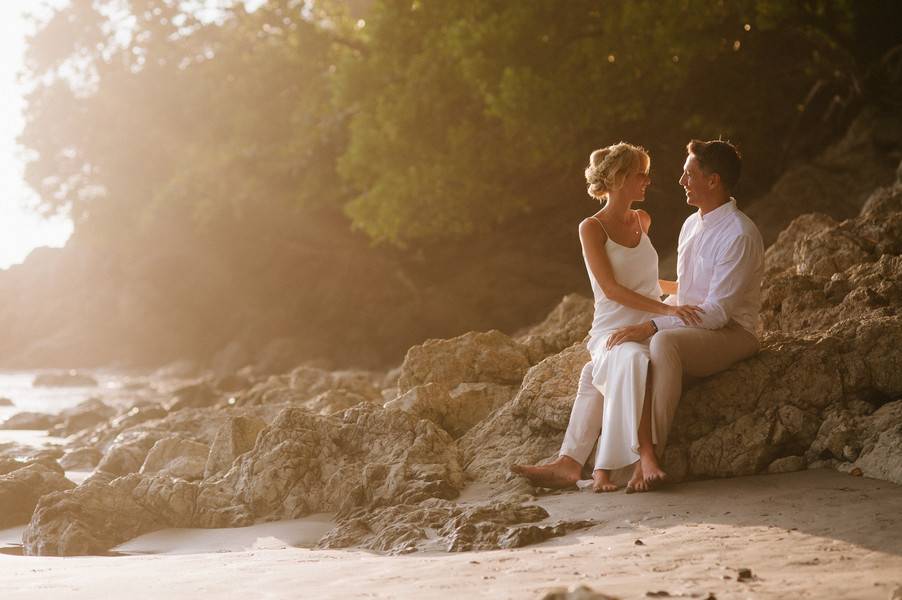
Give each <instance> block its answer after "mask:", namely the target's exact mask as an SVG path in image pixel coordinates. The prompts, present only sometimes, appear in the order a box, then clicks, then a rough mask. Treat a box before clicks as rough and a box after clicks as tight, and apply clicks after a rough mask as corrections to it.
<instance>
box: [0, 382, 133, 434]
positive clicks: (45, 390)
mask: <svg viewBox="0 0 902 600" xmlns="http://www.w3.org/2000/svg"><path fill="white" fill-rule="evenodd" d="M58 372H59V371H58V370H54V371H51V370H47V371H0V397H2V398H8V399H10V400H11V401H12V403H13V406H0V423H2V422H3V421H5V420H6V419H8V418H9V417H11V416H12V415H14V414H16V413H20V412H36V413H49V414H58V413H59V412H61V411H63V410H65V409H67V408H71V407H73V406H76V405H77V404H79V403H81V402H83V401H85V400H88V399H89V398H102V399H104V400H107V401H109V400H111V399H115V398H118V397H119V396H121V395H122V390H123V387H124V386H125V385H126V383H127V382H128V381H129V378H128V377H127V376H125V375H121V374H116V373H87V372H84V373H86V374H90V375H91V376H92V377H94V379H96V380H97V382H98V384H99V385H97V386H91V387H34V385H33V382H34V379H35V377H37V376H38V375H40V374H42V373H58ZM4 442H17V443H19V444H25V445H29V446H42V445H44V444H47V443H52V444H58V443H62V442H63V440H61V439H59V438H52V437H48V436H47V435H46V432H44V431H31V430H12V429H2V428H0V444H2V443H4Z"/></svg>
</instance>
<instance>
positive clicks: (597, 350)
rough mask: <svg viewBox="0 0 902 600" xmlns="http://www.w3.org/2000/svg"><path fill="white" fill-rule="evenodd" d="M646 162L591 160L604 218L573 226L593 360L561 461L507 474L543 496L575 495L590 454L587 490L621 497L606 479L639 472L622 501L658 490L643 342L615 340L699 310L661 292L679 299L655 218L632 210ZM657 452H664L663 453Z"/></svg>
mask: <svg viewBox="0 0 902 600" xmlns="http://www.w3.org/2000/svg"><path fill="white" fill-rule="evenodd" d="M649 167H650V159H649V156H648V153H647V152H646V151H645V150H644V149H642V148H639V147H637V146H633V145H630V144H625V143H622V142H621V143H619V144H615V145H613V146H608V147H607V148H602V149H600V150H596V151H595V152H593V153H592V154H591V156H590V157H589V166H588V167H587V168H586V182H587V184H588V191H589V195H590V196H592V197H593V198H597V199H598V200H599V201H601V202H602V203H603V205H602V208H601V210H599V211H598V212H597V213H595V214H594V215H592V216H591V217H589V218H588V219H586V220H584V221H583V222H582V223H580V225H579V238H580V242H581V243H582V248H583V258H584V259H585V263H586V270H587V271H588V274H589V281H590V282H591V284H592V292H593V294H594V296H595V316H594V319H593V321H592V329H591V330H590V331H589V343H588V349H589V353H590V355H591V357H592V360H591V361H589V362H588V363H586V365H585V367H583V370H582V373H581V375H580V380H579V387H578V389H577V392H576V399H575V401H574V403H573V410H572V412H571V414H570V423H569V425H568V426H567V433H566V434H565V435H564V443H563V445H562V447H561V451H560V455H559V456H558V458H557V459H556V460H555V461H554V462H552V463H549V464H547V465H514V466H513V467H511V470H512V471H513V472H515V473H517V474H520V475H523V476H525V477H527V478H528V479H529V480H530V481H531V482H532V483H534V484H535V485H537V486H540V487H551V488H567V487H572V486H573V485H575V484H576V482H577V481H578V480H579V479H580V473H581V472H582V468H583V465H584V464H585V463H586V461H587V459H588V458H589V455H590V453H591V451H592V448H593V446H596V442H597V451H596V454H595V461H594V470H593V473H592V478H593V480H594V481H593V486H592V487H593V489H594V490H595V491H596V492H610V491H614V490H616V489H617V488H618V486H617V485H615V484H614V483H613V482H612V481H611V477H610V475H611V471H613V470H616V469H620V468H623V467H626V466H629V465H632V464H634V463H635V468H634V469H633V475H632V478H631V479H630V481H629V483H628V484H627V492H632V491H637V492H644V491H647V490H649V489H651V488H652V487H653V486H654V485H655V484H656V483H658V482H661V481H663V480H664V479H665V478H666V474H665V473H664V471H662V470H661V467H660V466H659V464H658V460H657V456H656V454H655V441H656V437H657V436H656V435H655V433H654V423H653V422H652V419H653V416H652V411H651V401H650V397H649V388H650V386H649V384H650V382H651V376H652V374H651V372H650V370H649V353H648V340H644V341H627V340H624V339H623V337H622V335H621V334H620V333H618V332H617V331H618V330H619V329H621V328H623V327H625V326H627V325H635V324H638V323H641V322H644V321H648V320H649V319H651V318H652V317H655V316H658V315H673V316H677V317H680V318H681V319H683V320H684V321H685V322H686V323H687V324H697V323H698V321H699V319H698V314H699V313H700V312H701V309H700V308H698V307H697V306H672V305H669V304H665V303H663V302H661V301H660V298H661V295H662V293H667V294H676V291H677V289H676V288H677V285H676V282H673V281H663V280H659V279H658V254H657V252H655V249H654V246H652V244H651V241H650V240H649V239H648V228H649V226H650V225H651V217H650V216H649V215H648V213H647V212H645V211H644V210H633V208H632V205H633V203H634V202H642V201H643V200H644V199H645V190H646V188H647V187H648V185H649V183H651V178H650V177H649V174H648V173H649ZM659 450H660V451H663V448H661V449H659Z"/></svg>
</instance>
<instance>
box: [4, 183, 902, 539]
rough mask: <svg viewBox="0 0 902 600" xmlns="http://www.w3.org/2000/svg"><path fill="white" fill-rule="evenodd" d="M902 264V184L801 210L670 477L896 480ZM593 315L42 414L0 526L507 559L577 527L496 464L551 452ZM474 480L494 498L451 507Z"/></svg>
mask: <svg viewBox="0 0 902 600" xmlns="http://www.w3.org/2000/svg"><path fill="white" fill-rule="evenodd" d="M900 255H902V170H900V171H899V172H897V176H896V180H895V182H893V183H892V184H891V185H889V186H886V187H880V188H878V189H876V190H874V191H873V192H872V193H871V194H870V196H868V198H867V200H866V202H865V203H864V204H863V206H862V207H861V209H860V212H859V213H858V215H857V216H854V217H852V218H848V219H846V220H843V221H837V220H834V218H832V217H830V216H827V215H824V214H818V213H815V214H805V215H802V216H799V217H797V218H795V219H794V220H793V221H792V222H791V223H790V225H789V226H788V227H787V228H786V229H785V230H784V231H783V232H782V233H781V234H780V235H779V237H778V238H777V239H776V241H775V242H774V244H773V245H772V246H771V247H770V248H769V249H768V251H767V255H766V268H767V276H766V280H765V284H764V290H763V291H764V295H763V298H764V306H763V310H762V315H761V321H760V329H761V331H760V333H761V335H762V351H761V352H760V353H759V354H758V355H757V356H755V357H753V358H751V359H749V360H746V361H743V362H742V363H740V364H737V365H735V366H734V367H733V368H731V369H729V370H728V371H726V372H724V373H721V374H718V375H716V376H714V377H711V378H708V379H705V380H702V381H696V382H693V383H691V385H690V386H689V388H688V390H687V391H686V392H685V394H684V396H683V399H682V401H681V404H680V408H679V410H678V412H677V416H676V420H675V423H674V429H673V434H672V439H671V442H670V445H669V447H668V448H667V451H666V457H665V468H666V469H667V470H668V472H669V473H670V474H671V475H672V476H673V477H674V478H675V479H676V480H678V481H679V480H692V479H703V478H711V477H734V476H740V475H751V474H756V473H767V472H770V473H780V472H789V471H797V470H802V469H810V468H822V467H829V468H833V469H836V470H839V471H842V472H847V473H850V474H853V475H863V476H865V477H870V478H875V479H882V480H886V481H889V482H893V483H895V484H900V485H902V317H900V314H899V312H900V311H899V308H900V305H902V283H900V282H902V256H900ZM591 310H592V304H591V301H590V300H588V299H587V298H582V297H579V296H576V295H571V296H567V297H565V298H564V299H563V300H562V302H561V303H560V304H559V305H558V307H557V308H555V309H554V310H553V311H552V312H551V314H550V315H549V316H548V318H547V319H546V320H545V321H544V322H542V323H540V324H538V325H536V326H535V327H533V328H531V329H529V330H527V331H524V332H522V333H521V334H519V335H516V336H509V335H506V334H504V333H501V332H499V331H488V332H471V333H467V334H465V335H462V336H459V337H456V338H452V339H446V340H430V341H427V342H425V343H423V344H420V345H418V346H415V347H413V348H411V349H410V350H409V351H408V353H407V356H406V358H405V360H404V362H403V364H402V365H401V366H400V367H399V368H398V369H395V370H394V371H391V372H388V373H375V372H366V371H328V370H325V369H321V368H317V367H315V366H309V365H307V366H301V367H298V368H296V369H294V370H292V371H290V372H288V373H285V374H282V375H274V376H266V377H263V376H257V375H254V374H253V373H252V372H247V371H245V372H241V373H232V374H229V375H226V376H224V377H219V378H207V379H203V380H199V381H197V382H195V383H193V384H191V385H188V386H184V387H182V388H179V389H177V390H174V391H173V392H171V393H165V394H163V393H159V394H157V395H156V396H154V395H153V394H151V395H149V396H147V395H146V397H145V398H143V399H142V400H140V401H137V402H135V403H134V404H132V405H126V406H123V407H114V406H111V405H108V404H106V403H104V402H103V401H101V400H91V401H88V402H86V403H83V404H82V405H80V406H78V407H76V408H74V409H70V410H68V411H64V413H62V414H61V415H59V416H57V417H49V416H47V415H43V416H41V418H43V419H46V421H44V422H41V423H39V425H40V428H41V429H48V430H49V431H51V432H53V433H54V434H55V435H61V436H68V438H67V442H66V446H65V448H61V449H55V450H54V449H51V450H46V451H42V452H37V453H32V455H31V456H28V457H25V459H24V460H23V457H22V456H21V449H18V448H8V449H6V450H3V451H0V515H3V517H4V521H3V523H2V524H0V527H11V526H14V525H20V524H24V523H26V522H27V523H28V525H27V527H26V529H25V533H24V536H23V543H24V548H25V552H26V553H27V554H30V555H53V556H72V555H93V554H102V553H104V552H107V551H109V550H110V549H111V548H113V547H115V546H117V545H118V544H121V543H122V542H125V541H127V540H129V539H132V538H134V537H136V536H139V535H142V534H146V533H149V532H152V531H156V530H159V529H164V528H171V527H239V526H245V525H250V524H253V523H259V522H265V521H274V520H279V519H294V518H299V517H302V516H304V515H309V514H312V513H320V512H329V513H334V514H336V518H337V522H336V525H335V527H334V528H333V529H332V530H331V531H330V532H329V533H328V534H326V535H325V536H324V537H323V538H322V539H321V540H320V543H319V546H320V547H321V548H324V549H325V548H364V549H369V550H372V551H376V552H381V553H387V554H401V553H409V552H416V551H423V550H436V549H441V550H445V551H450V552H458V551H468V550H485V549H491V548H514V547H520V546H523V545H527V544H531V543H535V542H538V541H542V540H546V539H548V538H551V537H555V536H561V535H564V534H566V533H567V532H570V531H574V530H578V529H580V528H585V527H590V526H592V525H593V524H594V523H593V522H592V521H591V520H589V521H587V520H572V521H568V520H560V519H558V520H553V519H551V518H550V517H549V515H548V513H547V511H545V510H544V509H543V508H541V507H540V506H537V505H536V503H535V499H536V493H537V490H535V489H533V488H530V487H529V486H528V485H527V484H526V483H525V482H524V481H522V480H519V479H516V478H513V477H512V476H511V475H510V474H509V473H508V466H509V465H510V464H512V463H513V462H523V461H541V460H544V459H548V458H550V457H552V456H554V454H555V452H556V451H557V449H558V446H559V444H560V440H561V436H562V434H563V431H564V429H565V427H566V423H567V419H568V416H569V413H570V406H571V403H572V400H573V390H574V389H575V387H576V380H577V378H578V373H579V370H580V368H581V367H582V365H583V364H584V363H585V361H586V360H587V357H588V354H587V351H586V349H585V342H584V337H585V332H586V331H587V330H588V326H589V322H590V319H591ZM36 418H37V417H36ZM13 419H18V421H17V422H18V424H19V425H20V426H21V425H22V423H23V422H24V421H25V420H26V417H24V416H22V415H17V416H16V417H13ZM17 422H12V423H9V426H15V425H16V424H17ZM32 425H34V423H32ZM61 465H62V466H61ZM75 466H77V467H79V468H93V469H94V473H93V474H92V475H91V476H90V477H89V478H88V479H87V480H85V481H84V482H83V483H81V484H80V485H78V486H76V485H75V484H74V483H72V482H70V481H68V480H66V479H65V478H64V477H63V475H62V473H63V467H66V468H72V467H75ZM472 484H478V485H480V486H483V488H484V489H487V490H488V494H487V498H486V499H482V500H478V501H459V500H458V498H459V496H460V493H461V491H462V490H463V489H464V488H465V487H466V486H467V485H472Z"/></svg>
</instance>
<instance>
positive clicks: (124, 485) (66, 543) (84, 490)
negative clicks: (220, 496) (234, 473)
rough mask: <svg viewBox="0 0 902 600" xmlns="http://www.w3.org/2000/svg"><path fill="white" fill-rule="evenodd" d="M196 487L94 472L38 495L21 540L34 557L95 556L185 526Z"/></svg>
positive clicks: (162, 479) (158, 478)
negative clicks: (80, 480) (66, 487)
mask: <svg viewBox="0 0 902 600" xmlns="http://www.w3.org/2000/svg"><path fill="white" fill-rule="evenodd" d="M196 497H197V485H196V484H193V483H189V482H186V481H182V480H178V479H175V480H174V479H172V478H169V477H165V476H156V477H145V476H142V475H137V474H132V475H127V476H125V477H118V478H113V476H112V475H109V474H95V475H94V476H92V477H91V478H89V479H88V480H86V481H85V482H84V483H82V484H81V485H80V486H78V487H77V488H75V489H71V490H68V491H63V492H56V493H52V494H48V495H46V496H43V497H42V498H41V500H40V501H39V502H38V505H37V507H36V508H35V510H34V515H33V516H32V518H31V522H30V523H29V524H28V526H27V527H26V528H25V532H24V534H23V536H22V542H23V545H24V547H25V552H26V553H27V554H29V555H33V556H75V555H92V554H94V555H96V554H103V553H105V552H107V551H108V550H109V549H110V548H112V547H113V546H116V545H118V544H120V543H122V542H124V541H125V540H129V539H132V538H134V537H137V536H139V535H143V534H145V533H149V532H151V531H155V530H158V529H162V528H165V527H190V526H191V525H192V514H193V511H194V507H195V502H196Z"/></svg>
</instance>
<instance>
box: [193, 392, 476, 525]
mask: <svg viewBox="0 0 902 600" xmlns="http://www.w3.org/2000/svg"><path fill="white" fill-rule="evenodd" d="M203 485H204V487H205V489H204V490H203V491H202V492H201V497H202V498H204V497H205V494H206V490H207V489H210V490H212V491H213V494H214V496H215V498H216V499H217V500H216V501H217V502H218V499H219V498H221V497H222V493H221V491H220V489H221V488H223V487H225V488H227V489H230V490H233V491H234V492H233V493H234V495H233V499H232V507H222V506H219V505H216V504H215V502H214V503H212V504H213V508H214V509H215V510H214V512H216V511H219V510H220V509H222V508H228V509H229V512H228V514H232V513H233V512H234V510H238V511H239V512H240V511H242V510H243V511H250V513H251V514H252V515H253V516H254V517H256V518H262V517H266V518H296V517H299V516H302V515H305V514H309V513H312V512H321V511H335V510H336V509H340V508H342V507H348V508H350V507H355V506H367V507H370V506H383V505H392V504H404V503H415V502H419V501H421V500H424V499H426V498H433V497H435V498H454V497H456V496H457V494H458V490H459V489H460V488H461V487H462V486H463V472H462V470H461V468H460V464H459V461H458V451H457V447H456V445H455V444H454V442H453V440H452V439H451V438H450V436H448V434H447V433H445V432H444V431H442V430H441V429H439V428H438V427H436V426H435V425H433V424H432V423H431V422H429V421H425V420H421V419H417V418H415V417H413V416H411V415H408V414H406V413H404V412H402V411H391V410H384V409H382V408H381V407H378V406H375V405H373V404H369V403H365V404H360V405H358V406H355V407H353V408H350V409H348V410H346V411H344V412H343V413H340V414H339V415H335V416H331V417H324V416H318V415H313V414H311V413H310V412H308V411H305V410H303V409H300V408H286V409H284V410H283V411H282V412H281V413H280V414H279V416H278V417H276V419H275V420H274V421H273V423H272V424H271V425H270V426H269V427H267V428H266V429H264V430H263V431H261V432H260V434H259V437H258V439H257V442H256V445H255V446H254V448H253V450H252V451H250V452H248V453H246V454H243V455H242V456H241V457H240V459H239V460H238V461H236V463H235V464H234V465H233V467H232V468H231V469H230V470H229V471H228V473H226V474H225V475H224V476H223V478H222V480H215V479H214V480H212V481H210V480H207V481H205V482H204V484H203ZM234 507H239V508H237V509H234V510H232V509H233V508H234ZM217 518H218V516H216V515H213V516H211V517H210V519H211V520H212V521H213V522H216V519H217Z"/></svg>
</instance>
